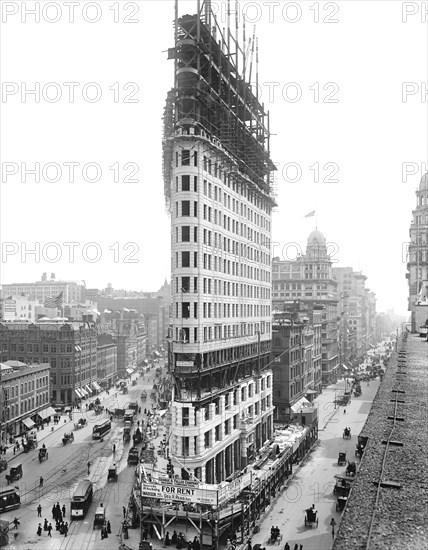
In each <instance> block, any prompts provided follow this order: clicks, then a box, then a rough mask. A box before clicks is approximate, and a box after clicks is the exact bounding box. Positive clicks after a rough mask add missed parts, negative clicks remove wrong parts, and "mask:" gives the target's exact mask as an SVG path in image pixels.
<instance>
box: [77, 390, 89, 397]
mask: <svg viewBox="0 0 428 550" xmlns="http://www.w3.org/2000/svg"><path fill="white" fill-rule="evenodd" d="M79 391H80V393H81V394H82V397H88V392H87V391H86V390H85V389H83V388H79Z"/></svg>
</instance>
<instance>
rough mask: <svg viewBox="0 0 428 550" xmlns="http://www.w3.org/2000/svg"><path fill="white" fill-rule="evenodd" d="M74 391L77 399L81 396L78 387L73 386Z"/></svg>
mask: <svg viewBox="0 0 428 550" xmlns="http://www.w3.org/2000/svg"><path fill="white" fill-rule="evenodd" d="M74 393H75V394H76V395H77V397H78V398H79V399H82V398H83V394H82V392H81V391H80V390H79V388H74Z"/></svg>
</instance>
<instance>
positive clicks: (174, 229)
mask: <svg viewBox="0 0 428 550" xmlns="http://www.w3.org/2000/svg"><path fill="white" fill-rule="evenodd" d="M200 5H201V6H202V7H201V8H200V9H199V11H198V13H196V15H184V16H182V17H179V16H178V12H177V8H176V18H175V45H174V48H171V49H169V50H168V57H169V58H170V59H174V63H175V82H174V88H173V89H172V90H171V91H170V92H169V93H168V96H167V101H166V107H165V114H164V142H163V151H164V184H165V198H166V204H167V208H168V210H169V212H170V216H171V266H172V277H171V301H172V321H173V331H172V332H173V335H172V336H173V338H172V339H173V342H172V350H171V351H172V353H171V354H170V357H171V358H172V360H171V363H172V364H171V370H172V376H173V379H174V398H173V405H172V426H171V438H170V448H171V454H172V459H173V465H174V467H175V472H176V473H177V468H178V469H179V470H178V471H180V470H181V477H182V478H184V479H186V478H189V477H190V478H191V479H195V478H197V479H199V480H201V481H202V482H205V483H219V482H220V481H222V480H224V479H226V478H227V477H228V476H230V475H231V474H232V473H233V472H234V471H236V470H240V469H242V468H243V467H245V466H246V464H247V463H248V462H250V461H252V460H253V459H254V458H255V455H256V452H257V450H258V449H259V448H260V447H262V445H263V443H264V442H265V441H266V440H267V439H268V438H269V437H270V436H271V434H272V424H273V420H272V418H273V416H272V414H273V405H272V371H271V370H270V368H269V354H270V345H271V253H270V241H271V212H272V208H273V207H274V206H275V201H274V198H273V194H272V177H271V176H272V171H273V170H274V169H275V167H274V165H273V163H272V161H271V159H270V154H269V135H270V133H269V117H268V114H267V113H266V112H265V111H264V108H263V106H262V105H261V103H260V101H259V100H258V97H257V95H255V94H256V92H254V91H253V89H252V88H251V86H250V85H249V84H248V81H249V79H250V74H251V66H252V65H255V63H253V61H252V58H251V55H250V54H249V53H248V52H251V51H254V49H256V50H257V43H256V41H255V38H254V36H253V37H252V38H251V40H249V41H248V43H245V44H243V45H240V44H239V43H238V41H237V40H236V39H235V38H234V37H233V36H232V33H231V31H230V27H231V25H230V21H229V17H228V24H227V28H226V30H225V29H223V28H220V26H219V25H218V24H217V20H216V18H215V16H214V13H213V12H212V10H211V7H210V2H203V3H202V4H200V3H198V6H200ZM252 71H253V78H254V76H255V75H256V74H257V67H255V68H253V69H252Z"/></svg>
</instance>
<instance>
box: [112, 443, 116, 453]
mask: <svg viewBox="0 0 428 550" xmlns="http://www.w3.org/2000/svg"><path fill="white" fill-rule="evenodd" d="M115 452H116V443H113V454H114V453H115Z"/></svg>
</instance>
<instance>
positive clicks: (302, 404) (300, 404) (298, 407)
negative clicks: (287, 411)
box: [291, 397, 310, 413]
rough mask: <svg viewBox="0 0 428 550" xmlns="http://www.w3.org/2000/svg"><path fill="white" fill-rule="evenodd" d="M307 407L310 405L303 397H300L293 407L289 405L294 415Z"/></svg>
mask: <svg viewBox="0 0 428 550" xmlns="http://www.w3.org/2000/svg"><path fill="white" fill-rule="evenodd" d="M308 405H310V402H309V401H308V400H307V399H306V398H305V397H302V398H301V399H299V401H297V402H296V403H295V404H294V405H291V410H292V411H293V412H294V413H296V412H299V411H300V410H301V409H304V408H305V407H307V406H308Z"/></svg>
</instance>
